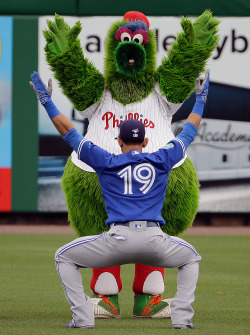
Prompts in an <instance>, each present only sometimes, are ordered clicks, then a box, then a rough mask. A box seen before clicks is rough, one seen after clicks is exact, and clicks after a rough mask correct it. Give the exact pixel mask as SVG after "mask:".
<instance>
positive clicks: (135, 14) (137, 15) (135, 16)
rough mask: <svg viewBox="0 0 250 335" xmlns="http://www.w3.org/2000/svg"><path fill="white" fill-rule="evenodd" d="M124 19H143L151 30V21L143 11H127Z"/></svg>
mask: <svg viewBox="0 0 250 335" xmlns="http://www.w3.org/2000/svg"><path fill="white" fill-rule="evenodd" d="M123 20H125V21H130V22H132V21H143V22H145V23H146V25H147V29H148V30H149V21H148V19H147V17H146V15H144V14H143V13H141V12H134V11H132V12H127V13H126V14H125V15H124V17H123Z"/></svg>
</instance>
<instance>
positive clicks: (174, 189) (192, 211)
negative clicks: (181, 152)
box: [162, 158, 200, 235]
mask: <svg viewBox="0 0 250 335" xmlns="http://www.w3.org/2000/svg"><path fill="white" fill-rule="evenodd" d="M199 186H200V185H199V181H198V178H197V174H196V171H195V168H194V166H193V164H192V162H191V161H190V159H189V158H187V159H186V160H185V162H184V163H183V164H182V165H181V166H179V167H178V168H176V169H173V170H171V172H170V174H169V179H168V187H167V191H166V198H165V202H164V205H163V210H162V216H163V218H164V220H165V221H166V225H165V226H163V227H162V230H163V231H164V232H166V233H167V234H169V235H179V234H180V233H182V232H184V231H185V230H187V229H188V228H189V227H190V226H192V224H193V221H194V218H195V216H196V213H197V211H198V207H199Z"/></svg>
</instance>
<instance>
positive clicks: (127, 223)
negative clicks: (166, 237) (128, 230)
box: [110, 221, 160, 227]
mask: <svg viewBox="0 0 250 335" xmlns="http://www.w3.org/2000/svg"><path fill="white" fill-rule="evenodd" d="M131 224H137V225H140V224H146V226H147V227H160V224H159V223H158V222H156V221H127V222H115V223H112V224H111V225H110V226H111V227H113V226H125V227H129V226H130V225H131Z"/></svg>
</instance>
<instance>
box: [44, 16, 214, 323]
mask: <svg viewBox="0 0 250 335" xmlns="http://www.w3.org/2000/svg"><path fill="white" fill-rule="evenodd" d="M218 23H219V22H218V21H217V20H216V19H214V18H213V17H212V13H211V12H210V11H208V10H206V11H205V12H204V13H203V14H202V15H201V16H200V17H199V18H198V19H196V20H195V21H194V22H193V23H192V22H191V21H190V20H189V19H187V18H182V19H181V26H182V29H183V31H182V32H181V33H179V34H178V36H177V40H176V41H175V42H174V43H173V44H172V46H171V50H170V51H168V53H167V55H166V58H164V59H163V60H162V63H161V65H160V66H159V67H158V68H156V41H155V36H154V32H153V31H152V30H150V29H149V22H148V19H147V17H146V16H145V15H144V14H142V13H140V12H128V13H126V14H125V16H124V18H123V20H121V21H119V22H116V23H114V24H113V25H112V26H111V28H110V30H109V32H108V36H107V41H106V57H105V71H104V75H102V74H101V73H100V72H99V71H98V70H97V69H96V68H95V67H94V65H93V64H92V63H91V62H89V61H88V59H86V58H85V57H84V55H83V52H82V48H81V45H80V40H79V38H78V35H79V33H80V31H81V24H80V22H76V24H75V25H74V26H73V27H72V28H70V27H69V26H68V25H67V24H66V23H65V21H64V19H63V18H62V17H60V16H58V15H56V16H55V22H52V21H48V27H49V29H48V30H45V31H44V36H45V38H46V41H47V44H46V47H45V52H46V58H47V62H48V64H49V65H50V66H51V68H52V70H53V72H54V75H55V78H56V79H57V80H58V81H59V84H60V87H61V88H62V91H63V93H64V94H65V95H66V96H67V97H68V98H69V99H70V101H71V102H72V103H73V105H74V108H75V109H76V110H78V111H79V113H80V114H81V115H82V116H83V117H84V118H88V119H89V126H88V131H87V134H86V138H87V139H89V140H91V141H92V142H94V143H95V144H96V145H99V146H101V147H103V148H104V149H106V150H107V151H109V152H112V153H115V154H118V153H120V151H119V146H118V144H117V143H116V141H115V138H116V137H117V135H118V126H119V123H120V122H122V121H123V120H125V119H129V118H135V119H138V120H140V121H141V122H143V123H144V125H145V127H146V134H147V137H148V138H149V140H150V142H149V145H148V151H149V152H153V151H156V150H158V149H159V148H161V147H162V146H163V145H164V144H166V143H167V142H168V141H169V140H171V139H172V138H173V137H174V135H173V133H172V131H171V121H172V116H173V114H174V113H175V112H176V111H177V110H178V109H179V108H180V106H181V105H182V103H183V102H184V101H185V100H186V99H187V98H188V97H189V96H190V94H191V93H192V92H193V91H194V88H195V80H196V78H198V77H199V75H200V74H201V72H204V70H205V66H206V62H207V60H208V59H209V57H210V56H211V54H212V52H213V50H214V49H215V48H216V46H217V41H218V35H217V26H218ZM62 187H63V190H64V193H65V196H66V203H67V207H68V213H69V214H68V215H69V221H70V224H71V226H72V227H73V228H74V229H75V231H76V232H77V234H78V235H79V236H84V235H90V234H99V233H100V232H102V231H103V230H106V229H107V227H106V226H105V220H106V212H105V207H104V202H103V199H102V195H101V191H100V188H99V184H98V178H97V176H96V174H95V173H94V171H93V170H92V169H91V168H90V167H89V166H87V165H86V164H84V163H82V162H80V161H78V159H77V157H76V153H74V152H73V153H72V155H71V157H70V158H69V160H68V162H67V165H66V167H65V172H64V175H63V180H62ZM198 193H199V183H198V180H197V175H196V172H195V170H194V167H193V165H192V163H191V161H190V160H189V159H188V158H184V159H183V160H182V161H181V162H180V163H179V164H177V165H176V166H175V168H174V169H173V170H172V171H171V173H170V175H169V182H168V188H167V191H166V199H165V203H164V208H163V217H164V219H165V221H166V225H165V226H164V227H163V230H164V231H165V232H167V233H168V234H170V235H178V234H180V233H182V232H184V231H185V230H187V229H188V228H189V227H190V226H191V225H192V222H193V220H194V218H195V215H196V212H197V210H198V199H199V194H198ZM104 252H105V251H104ZM163 278H164V273H163V269H158V268H157V269H156V268H150V267H145V266H142V265H139V264H137V265H136V267H135V279H134V284H133V290H134V292H135V304H134V311H133V314H134V316H140V317H141V316H144V317H159V318H160V317H161V318H163V317H169V313H170V311H169V302H168V301H166V300H161V297H160V295H161V294H162V292H163V291H164V280H163ZM159 282H161V283H162V284H161V285H159ZM155 283H157V284H155ZM157 285H158V286H157ZM91 288H92V290H93V292H94V293H95V294H96V295H97V297H96V298H94V299H93V306H94V307H95V315H96V317H105V318H109V317H119V315H120V309H119V304H118V293H119V291H120V290H121V279H120V267H116V268H115V269H112V268H108V269H94V272H93V278H92V281H91ZM159 297H160V298H159ZM147 306H150V311H149V312H147V313H145V308H146V307H147Z"/></svg>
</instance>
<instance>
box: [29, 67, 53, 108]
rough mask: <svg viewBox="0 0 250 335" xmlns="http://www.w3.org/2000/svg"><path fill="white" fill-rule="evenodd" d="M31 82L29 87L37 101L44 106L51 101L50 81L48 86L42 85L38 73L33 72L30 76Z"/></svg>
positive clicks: (50, 80)
mask: <svg viewBox="0 0 250 335" xmlns="http://www.w3.org/2000/svg"><path fill="white" fill-rule="evenodd" d="M31 79H32V81H30V82H29V83H30V86H31V87H32V88H33V90H34V91H35V92H36V95H37V98H38V100H39V101H40V102H41V104H42V105H44V104H45V103H46V102H47V101H49V100H51V95H52V79H51V78H50V79H49V81H48V86H46V85H45V84H44V82H43V81H42V79H41V78H40V76H39V74H38V72H35V71H34V72H33V73H32V75H31Z"/></svg>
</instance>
